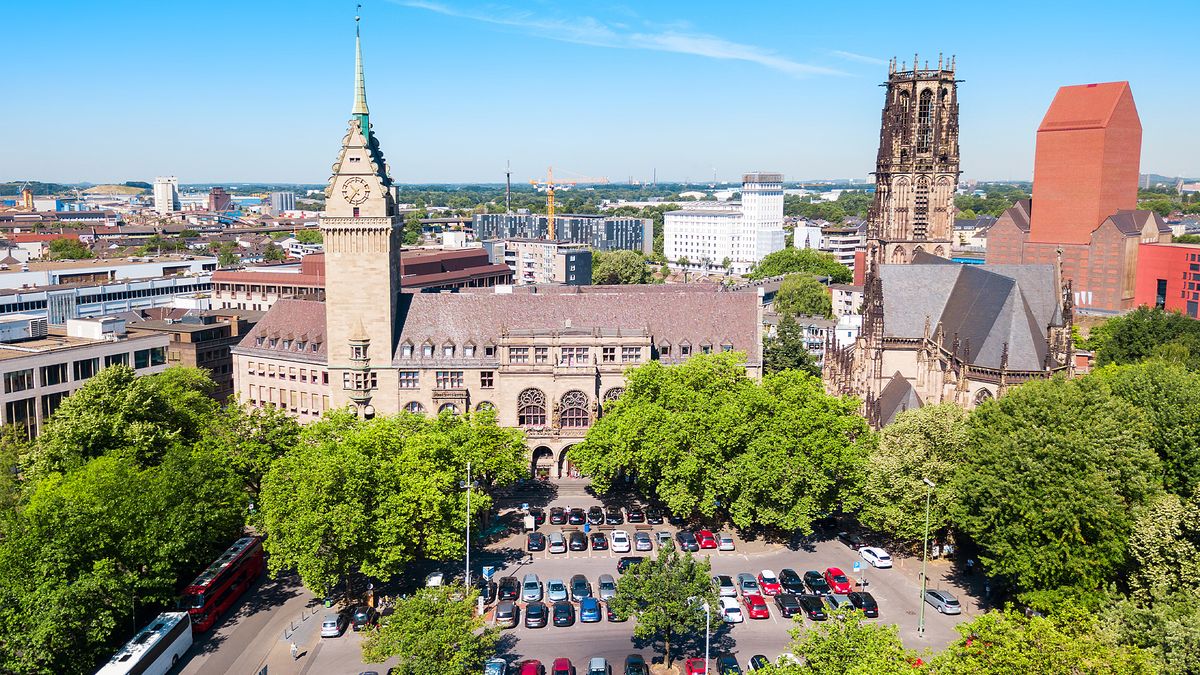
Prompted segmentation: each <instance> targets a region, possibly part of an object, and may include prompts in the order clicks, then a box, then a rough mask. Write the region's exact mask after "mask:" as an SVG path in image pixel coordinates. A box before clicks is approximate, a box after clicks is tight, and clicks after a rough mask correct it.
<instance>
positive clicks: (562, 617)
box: [552, 600, 575, 628]
mask: <svg viewBox="0 0 1200 675" xmlns="http://www.w3.org/2000/svg"><path fill="white" fill-rule="evenodd" d="M552 615H553V621H554V625H555V626H558V627H560V628H561V627H563V626H572V625H574V624H575V605H572V604H571V603H569V602H567V601H565V600H564V601H562V602H556V603H554V609H553V611H552Z"/></svg>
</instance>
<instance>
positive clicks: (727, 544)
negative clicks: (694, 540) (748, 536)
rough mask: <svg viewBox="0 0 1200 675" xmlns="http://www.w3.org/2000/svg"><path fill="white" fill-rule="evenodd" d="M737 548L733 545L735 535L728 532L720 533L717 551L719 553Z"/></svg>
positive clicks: (718, 534)
mask: <svg viewBox="0 0 1200 675" xmlns="http://www.w3.org/2000/svg"><path fill="white" fill-rule="evenodd" d="M736 548H737V547H736V546H735V545H734V543H733V535H732V534H729V533H728V532H718V533H717V550H718V551H732V550H734V549H736Z"/></svg>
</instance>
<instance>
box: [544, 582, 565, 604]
mask: <svg viewBox="0 0 1200 675" xmlns="http://www.w3.org/2000/svg"><path fill="white" fill-rule="evenodd" d="M567 596H568V591H567V584H566V583H564V582H563V580H562V579H547V580H546V599H547V600H549V601H550V602H558V601H559V600H566V599H567Z"/></svg>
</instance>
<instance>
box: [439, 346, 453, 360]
mask: <svg viewBox="0 0 1200 675" xmlns="http://www.w3.org/2000/svg"><path fill="white" fill-rule="evenodd" d="M442 357H443V358H447V359H452V358H454V345H442Z"/></svg>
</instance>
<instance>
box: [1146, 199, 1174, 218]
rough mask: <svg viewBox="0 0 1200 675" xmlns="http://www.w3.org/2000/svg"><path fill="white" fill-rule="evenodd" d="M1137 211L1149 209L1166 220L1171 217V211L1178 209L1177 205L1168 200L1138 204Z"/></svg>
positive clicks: (1153, 200)
mask: <svg viewBox="0 0 1200 675" xmlns="http://www.w3.org/2000/svg"><path fill="white" fill-rule="evenodd" d="M1138 208H1139V209H1149V210H1151V211H1153V212H1155V213H1157V214H1158V215H1160V216H1162V217H1163V218H1166V217H1167V216H1169V215H1171V212H1172V211H1177V210H1178V209H1179V203H1178V202H1174V201H1171V200H1170V199H1150V200H1147V201H1141V202H1138Z"/></svg>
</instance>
